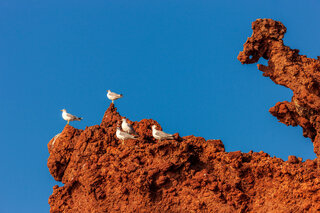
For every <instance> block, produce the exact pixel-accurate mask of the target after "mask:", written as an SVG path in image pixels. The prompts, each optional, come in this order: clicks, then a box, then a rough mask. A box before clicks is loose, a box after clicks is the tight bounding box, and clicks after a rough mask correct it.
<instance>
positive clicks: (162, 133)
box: [155, 130, 172, 138]
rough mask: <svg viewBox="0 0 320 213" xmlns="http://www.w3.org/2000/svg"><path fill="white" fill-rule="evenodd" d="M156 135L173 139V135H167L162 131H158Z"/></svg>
mask: <svg viewBox="0 0 320 213" xmlns="http://www.w3.org/2000/svg"><path fill="white" fill-rule="evenodd" d="M155 135H157V136H159V137H161V138H166V137H171V136H172V135H171V134H168V133H165V132H162V131H160V130H157V131H156V132H155Z"/></svg>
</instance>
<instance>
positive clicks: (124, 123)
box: [121, 118, 137, 134]
mask: <svg viewBox="0 0 320 213" xmlns="http://www.w3.org/2000/svg"><path fill="white" fill-rule="evenodd" d="M121 128H122V130H123V131H125V132H126V133H129V134H137V133H136V132H135V131H134V129H133V127H132V126H131V124H129V123H128V122H127V119H125V118H122V123H121Z"/></svg>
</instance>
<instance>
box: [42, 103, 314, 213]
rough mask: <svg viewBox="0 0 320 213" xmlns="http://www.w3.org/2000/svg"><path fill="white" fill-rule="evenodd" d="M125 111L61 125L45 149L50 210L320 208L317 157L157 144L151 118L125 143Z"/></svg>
mask: <svg viewBox="0 0 320 213" xmlns="http://www.w3.org/2000/svg"><path fill="white" fill-rule="evenodd" d="M121 118H122V116H121V115H120V114H119V113H118V112H117V110H116V108H115V107H114V105H113V104H111V105H110V107H109V108H108V110H107V111H106V113H105V115H104V116H103V120H102V122H101V124H100V125H96V126H91V127H87V128H86V129H85V130H78V129H75V128H73V127H72V126H69V125H66V126H65V128H64V130H63V131H62V132H61V134H60V135H58V136H56V137H55V138H53V139H52V140H51V141H50V142H49V144H48V149H49V152H50V157H49V159H48V167H49V171H50V173H51V175H52V176H53V177H54V178H55V179H56V180H57V181H62V183H64V186H62V187H58V186H54V187H53V194H52V195H51V196H50V198H49V204H50V206H51V209H50V212H52V213H53V212H270V211H271V212H272V211H274V212H288V211H289V212H290V211H293V212H294V211H297V210H298V211H301V212H302V211H307V210H308V211H316V210H320V204H319V202H320V193H319V192H320V191H319V190H320V181H319V173H318V171H317V169H316V168H317V167H318V164H317V162H316V161H312V160H307V161H306V162H302V159H298V158H296V157H294V156H290V157H289V160H288V161H283V160H281V159H279V158H275V157H270V156H269V155H268V154H266V153H264V152H259V153H257V152H249V153H241V152H240V151H238V152H230V153H228V152H225V150H224V145H223V144H222V142H221V141H220V140H207V141H206V140H205V139H204V138H201V137H195V136H186V137H182V138H181V137H180V136H179V135H178V134H175V138H176V139H175V140H164V141H161V142H159V141H156V140H154V139H153V138H152V133H151V126H152V125H153V124H157V125H159V124H158V123H157V122H156V121H154V120H150V119H149V120H147V119H144V120H142V121H140V122H131V121H128V122H129V123H131V124H132V125H133V127H134V128H135V130H136V132H137V133H138V134H139V135H140V137H139V139H138V140H127V141H126V142H125V144H124V145H123V144H122V143H121V142H120V141H119V140H118V139H117V138H116V137H115V131H116V126H117V124H118V122H119V121H120V120H121Z"/></svg>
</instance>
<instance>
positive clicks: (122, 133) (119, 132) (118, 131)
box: [116, 127, 137, 144]
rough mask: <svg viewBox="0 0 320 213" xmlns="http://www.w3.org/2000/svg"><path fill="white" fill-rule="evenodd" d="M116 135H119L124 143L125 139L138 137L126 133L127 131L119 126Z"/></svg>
mask: <svg viewBox="0 0 320 213" xmlns="http://www.w3.org/2000/svg"><path fill="white" fill-rule="evenodd" d="M116 136H117V138H118V139H120V140H122V144H123V143H124V140H127V139H136V138H137V137H136V136H134V135H130V134H128V133H126V132H123V131H121V130H120V127H117V132H116Z"/></svg>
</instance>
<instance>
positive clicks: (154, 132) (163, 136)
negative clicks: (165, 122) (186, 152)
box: [152, 125, 174, 141]
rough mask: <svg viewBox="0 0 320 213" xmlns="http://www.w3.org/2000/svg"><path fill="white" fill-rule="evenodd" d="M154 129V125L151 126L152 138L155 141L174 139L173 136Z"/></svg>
mask: <svg viewBox="0 0 320 213" xmlns="http://www.w3.org/2000/svg"><path fill="white" fill-rule="evenodd" d="M156 127H157V126H156V125H153V126H152V136H153V137H154V138H155V139H157V140H160V141H161V140H166V139H168V140H172V139H174V137H173V135H171V134H168V133H165V132H163V131H160V130H157V129H156Z"/></svg>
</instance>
